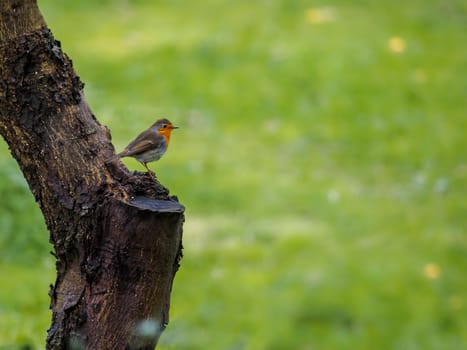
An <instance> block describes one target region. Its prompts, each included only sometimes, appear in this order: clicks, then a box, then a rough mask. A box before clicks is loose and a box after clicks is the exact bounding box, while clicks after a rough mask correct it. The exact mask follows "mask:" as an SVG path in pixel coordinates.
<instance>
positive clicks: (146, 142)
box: [118, 129, 165, 157]
mask: <svg viewBox="0 0 467 350" xmlns="http://www.w3.org/2000/svg"><path fill="white" fill-rule="evenodd" d="M163 142H165V139H164V137H163V136H162V135H159V134H158V133H156V132H155V131H153V130H151V129H149V130H146V131H143V132H142V133H141V134H140V135H139V136H138V137H137V138H136V139H134V140H133V141H132V142H131V143H130V144H129V145H128V146H126V147H125V149H124V150H123V151H122V152H121V153H119V154H118V156H119V157H131V156H135V155H138V154H141V153H143V152H146V151H149V150H151V149H154V148H157V147H159V145H160V144H161V143H163Z"/></svg>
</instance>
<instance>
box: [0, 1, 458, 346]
mask: <svg viewBox="0 0 467 350" xmlns="http://www.w3.org/2000/svg"><path fill="white" fill-rule="evenodd" d="M39 5H40V7H41V9H42V11H43V13H44V16H45V18H46V21H47V23H48V25H49V26H50V28H51V29H52V31H53V33H54V35H55V37H56V38H57V39H58V40H60V41H61V42H62V47H63V48H64V50H65V52H67V54H68V55H69V56H70V57H71V58H72V59H73V62H74V65H75V68H76V70H77V72H78V74H79V75H80V76H81V79H82V80H83V81H84V82H85V84H86V86H85V94H86V96H87V99H88V102H89V103H90V105H91V107H92V110H93V112H94V113H95V115H96V117H97V118H98V119H99V121H100V122H101V123H103V124H105V125H107V126H108V127H109V128H110V130H111V132H112V140H113V142H114V145H115V147H116V149H117V150H121V149H122V148H123V147H124V146H125V145H126V144H127V143H128V142H129V141H131V139H133V137H135V136H136V135H137V134H138V133H139V132H140V131H142V130H144V129H145V128H147V127H148V126H149V125H151V124H152V123H153V122H154V121H155V120H156V119H157V118H160V117H167V118H169V119H170V120H171V121H172V122H174V124H176V125H178V126H180V129H179V130H176V131H175V132H174V135H173V136H172V141H171V148H170V150H169V151H168V153H167V155H166V156H165V157H164V158H163V159H162V160H161V161H159V162H158V163H154V164H151V165H150V167H151V168H152V169H154V170H155V171H156V173H157V176H158V178H159V179H160V180H161V182H162V183H163V184H164V185H165V186H167V187H168V188H170V190H171V192H172V193H173V194H176V195H178V197H179V199H180V201H181V202H182V203H183V204H184V205H185V206H186V208H187V212H186V224H185V229H184V246H185V251H184V254H185V257H184V259H183V260H182V267H181V269H180V271H179V272H178V274H177V277H176V279H175V285H174V290H173V298H172V308H171V321H170V324H169V326H168V328H167V330H166V332H165V333H164V334H163V336H162V338H161V341H160V346H159V347H158V348H159V349H162V350H169V349H174V350H175V349H177V350H178V349H186V350H188V349H225V350H234V349H235V350H237V349H238V350H240V349H248V350H256V349H302V350H305V349H321V350H326V349H330V350H333V349H398V350H399V349H423V350H426V349H456V350H457V349H461V350H462V349H467V335H466V334H467V333H465V330H466V329H467V279H466V278H465V273H466V271H467V214H466V213H467V201H466V196H467V139H466V135H467V118H466V112H465V111H466V107H467V104H466V102H465V101H466V98H467V80H466V77H467V46H466V45H465V43H466V42H467V24H466V23H467V5H466V4H465V2H463V1H460V0H459V1H455V0H453V1H433V0H431V1H421V0H413V1H409V2H404V3H397V2H393V1H386V0H385V1H370V0H358V1H352V2H351V1H344V0H335V1H329V2H325V3H317V2H310V1H299V0H290V1H279V0H277V1H236V2H234V1H221V0H217V1H216V0H206V1H192V2H186V1H180V0H173V1H166V2H153V1H142V0H140V1H136V0H134V1H129V0H127V1H124V0H119V1H98V2H96V1H90V0H82V1H52V0H40V1H39ZM0 154H1V155H2V156H1V157H0V280H1V281H2V282H1V284H2V287H1V288H0V350H3V349H16V348H20V346H24V345H26V344H28V345H30V346H31V347H32V348H34V349H36V348H37V349H42V348H44V343H45V336H46V330H47V328H48V326H49V325H50V312H49V311H48V303H49V300H48V296H47V292H48V288H49V287H48V286H49V284H51V283H53V282H54V262H53V259H52V257H51V256H50V254H49V251H50V250H51V247H50V246H49V245H48V234H47V232H46V229H45V225H44V223H43V220H42V217H41V214H40V211H39V209H38V208H36V204H35V203H34V200H33V197H32V195H31V194H30V193H29V190H28V187H27V185H26V184H25V182H24V180H23V178H22V175H21V173H20V171H19V169H18V167H17V165H16V163H15V162H14V160H13V159H11V157H10V156H9V153H8V150H7V146H6V145H5V143H4V142H2V143H1V144H0ZM124 162H125V164H126V165H127V166H128V167H129V168H130V169H137V170H140V171H143V170H144V168H143V167H142V166H141V165H140V164H138V163H137V162H136V161H134V160H132V159H125V160H124Z"/></svg>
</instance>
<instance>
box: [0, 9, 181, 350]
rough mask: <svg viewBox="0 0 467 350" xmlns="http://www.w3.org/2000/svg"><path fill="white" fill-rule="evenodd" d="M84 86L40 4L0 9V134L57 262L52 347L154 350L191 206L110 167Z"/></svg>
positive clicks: (110, 151)
mask: <svg viewBox="0 0 467 350" xmlns="http://www.w3.org/2000/svg"><path fill="white" fill-rule="evenodd" d="M82 89H83V83H82V82H81V81H80V79H79V77H78V76H77V75H76V73H75V71H74V70H73V67H72V63H71V61H70V60H69V58H68V57H67V56H66V55H65V54H64V53H63V52H62V50H61V48H60V43H59V42H58V41H56V40H55V39H54V38H53V36H52V34H51V32H50V30H49V29H48V28H47V26H46V24H45V22H44V20H43V18H42V16H41V14H40V12H39V9H38V7H37V4H36V1H35V0H2V1H1V2H0V133H1V134H2V136H3V138H4V139H5V140H6V142H7V143H8V145H9V147H10V150H11V153H12V155H13V157H14V158H15V159H16V160H17V162H18V164H19V166H20V168H21V170H22V172H23V174H24V176H25V178H26V180H27V182H28V184H29V187H30V189H31V191H32V193H33V194H34V197H35V199H36V201H37V202H38V203H39V205H40V208H41V210H42V213H43V215H44V218H45V222H46V225H47V228H48V230H49V232H50V241H51V243H52V244H53V246H54V255H55V257H56V259H57V262H56V268H57V278H56V281H55V284H54V285H53V286H51V289H50V292H49V295H50V297H51V309H52V325H51V327H50V329H49V330H48V336H47V349H65V348H73V349H92V350H95V349H153V348H154V347H155V346H156V344H157V341H158V338H159V335H160V333H161V331H162V330H163V329H164V328H165V326H166V325H167V323H168V311H169V301H170V293H171V289H172V282H173V278H174V276H175V273H176V271H177V269H178V267H179V260H180V258H181V249H182V243H181V238H182V225H183V222H184V215H183V213H184V207H183V206H182V205H180V204H179V203H178V200H177V199H176V198H175V197H171V196H169V192H168V190H167V189H166V188H164V187H163V186H162V185H161V184H159V183H158V182H155V181H154V180H152V179H151V177H150V176H148V175H146V174H143V173H130V172H129V171H128V170H127V169H126V168H125V167H124V165H123V164H122V163H121V162H120V161H118V160H115V158H114V157H113V156H114V154H115V152H114V148H113V146H112V144H111V139H110V133H109V131H108V129H107V128H106V127H104V126H102V125H100V124H99V122H98V121H97V120H96V118H95V117H94V115H93V114H92V112H91V110H90V108H89V107H88V105H87V103H86V101H85V98H84V95H83V93H82ZM108 159H111V161H106V160H108Z"/></svg>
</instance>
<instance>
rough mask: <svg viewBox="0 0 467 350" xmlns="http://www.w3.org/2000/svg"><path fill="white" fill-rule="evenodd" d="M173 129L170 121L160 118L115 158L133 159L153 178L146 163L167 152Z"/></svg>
mask: <svg viewBox="0 0 467 350" xmlns="http://www.w3.org/2000/svg"><path fill="white" fill-rule="evenodd" d="M174 129H178V126H175V125H173V124H172V122H170V120H168V119H165V118H162V119H159V120H157V121H156V122H155V123H154V124H152V125H151V126H150V127H149V128H148V129H147V130H145V131H143V132H142V133H141V134H139V135H138V136H137V137H136V138H135V139H134V140H133V141H131V142H130V143H129V144H128V146H126V147H125V149H124V150H123V151H122V152H120V153H118V154H117V157H118V158H119V159H120V158H125V157H133V158H135V159H136V160H137V161H138V162H140V163H141V164H143V166H144V167H145V168H146V169H147V171H148V172H149V175H150V176H151V177H154V172H152V171H151V170H150V169H149V168H148V165H147V163H149V162H155V161H156V160H159V159H160V158H161V157H162V156H163V155H164V153H165V152H166V151H167V148H168V147H169V143H170V136H171V134H172V131H173V130H174Z"/></svg>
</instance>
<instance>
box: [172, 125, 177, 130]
mask: <svg viewBox="0 0 467 350" xmlns="http://www.w3.org/2000/svg"><path fill="white" fill-rule="evenodd" d="M171 129H179V127H178V126H175V125H172V127H171Z"/></svg>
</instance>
